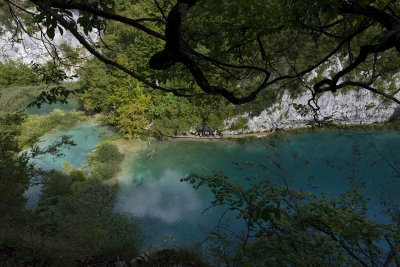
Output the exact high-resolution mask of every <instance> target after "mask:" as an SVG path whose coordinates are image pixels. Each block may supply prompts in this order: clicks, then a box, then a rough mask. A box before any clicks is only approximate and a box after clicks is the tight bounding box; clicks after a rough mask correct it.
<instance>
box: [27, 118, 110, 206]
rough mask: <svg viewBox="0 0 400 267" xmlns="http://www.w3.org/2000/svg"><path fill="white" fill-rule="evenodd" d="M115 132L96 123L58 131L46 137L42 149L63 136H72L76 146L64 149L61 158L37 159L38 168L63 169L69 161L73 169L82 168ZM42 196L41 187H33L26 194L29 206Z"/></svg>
mask: <svg viewBox="0 0 400 267" xmlns="http://www.w3.org/2000/svg"><path fill="white" fill-rule="evenodd" d="M112 133H113V132H112V131H111V130H110V129H109V128H108V127H105V126H101V125H100V124H99V123H97V122H95V121H91V120H89V121H85V122H82V123H79V124H78V125H76V126H75V127H72V128H70V129H68V130H56V131H54V132H51V133H49V134H46V135H44V136H43V137H42V138H41V139H40V142H39V144H38V145H39V146H40V147H41V148H44V147H47V146H49V145H51V144H52V143H54V142H56V141H58V140H60V138H61V136H62V135H69V136H71V140H73V141H74V143H75V144H76V146H71V147H70V148H69V149H68V148H67V147H65V146H64V147H62V148H61V152H62V153H63V154H64V155H63V156H61V157H58V158H56V157H54V156H52V155H44V156H42V157H40V158H37V159H35V163H36V167H38V168H41V169H43V170H51V169H57V170H62V169H63V166H62V164H63V162H64V161H68V162H69V163H70V164H71V165H72V166H73V167H75V168H80V167H82V166H83V165H84V164H86V163H87V159H88V155H89V153H90V152H92V151H93V150H94V149H95V147H96V145H97V144H98V143H99V142H100V141H101V140H102V139H103V138H104V137H105V136H107V135H109V134H112ZM39 194H40V186H36V185H35V186H31V187H30V188H29V190H28V191H27V192H26V195H27V196H28V197H29V201H28V204H29V205H33V204H34V203H37V201H38V198H39Z"/></svg>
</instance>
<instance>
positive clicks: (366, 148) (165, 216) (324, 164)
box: [116, 131, 400, 246]
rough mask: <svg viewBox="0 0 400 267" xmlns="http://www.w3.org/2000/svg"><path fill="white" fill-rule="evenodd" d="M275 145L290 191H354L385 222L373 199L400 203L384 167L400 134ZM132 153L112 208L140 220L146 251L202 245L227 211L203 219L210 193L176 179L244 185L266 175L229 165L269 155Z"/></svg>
mask: <svg viewBox="0 0 400 267" xmlns="http://www.w3.org/2000/svg"><path fill="white" fill-rule="evenodd" d="M276 144H277V147H278V148H277V151H278V152H279V154H280V161H281V163H282V165H283V166H284V169H285V170H287V171H288V173H287V177H286V178H287V180H288V181H289V182H290V184H291V186H292V187H294V188H297V189H304V190H310V191H313V192H315V193H318V194H319V193H321V192H329V193H331V194H335V195H338V194H340V193H343V192H345V191H347V190H349V189H350V188H352V187H353V188H357V189H359V190H361V191H362V192H363V194H364V195H365V196H366V197H369V198H370V199H371V201H370V202H369V207H370V212H369V215H370V216H371V217H374V218H375V219H377V220H378V221H382V222H385V221H388V218H387V217H384V216H382V215H381V214H380V208H381V206H380V204H379V201H378V199H379V197H381V196H382V195H384V196H385V197H392V198H394V199H396V200H399V196H398V194H397V190H398V188H399V185H400V184H399V181H398V177H397V176H396V171H395V170H394V169H393V168H392V167H393V166H392V167H390V165H389V164H390V162H394V160H395V157H396V156H397V154H396V151H399V149H400V135H399V133H398V132H384V131H351V132H344V133H339V132H338V131H328V132H314V133H305V134H296V135H292V136H289V137H287V138H286V139H285V140H283V141H277V142H276ZM133 153H136V154H135V155H128V157H127V158H128V159H129V160H128V162H125V165H124V172H123V173H122V175H121V192H120V194H119V200H118V202H117V204H116V209H117V210H119V211H124V212H130V213H132V214H134V215H136V216H137V217H138V218H139V222H140V224H141V225H142V227H143V228H144V232H145V246H146V245H148V246H150V245H154V244H158V243H163V242H160V240H162V239H164V238H165V237H166V236H169V237H171V238H172V239H174V242H175V243H176V244H177V245H182V244H186V245H190V244H194V243H196V242H200V241H202V240H204V238H205V235H204V232H207V231H208V230H210V229H212V228H213V227H215V226H216V225H217V224H218V222H219V219H220V218H221V215H222V213H223V212H224V209H223V208H213V209H209V210H207V211H206V212H204V213H203V211H204V210H205V209H206V208H207V207H209V206H210V202H211V199H212V194H211V193H210V192H209V191H208V190H207V189H205V188H204V189H202V190H199V191H194V189H193V188H192V187H191V186H190V185H189V184H187V183H181V182H180V181H179V180H180V178H182V177H185V176H187V175H188V174H189V173H191V172H194V173H198V174H203V175H210V174H212V172H213V171H217V170H223V171H224V173H225V174H226V175H227V176H229V177H230V178H231V179H233V180H236V181H241V182H242V183H245V181H246V180H245V179H244V178H245V177H249V176H253V175H257V174H262V173H263V171H261V170H260V169H247V168H244V169H243V170H238V166H237V165H235V164H233V163H232V162H237V163H243V162H247V161H248V162H254V163H263V164H266V165H268V164H269V163H268V160H267V157H268V156H271V155H272V154H273V150H272V149H271V147H269V146H268V142H267V141H261V140H260V141H256V142H254V143H251V144H239V143H234V142H227V141H221V142H219V141H204V140H203V141H186V140H179V141H167V142H154V141H153V142H151V145H150V147H148V148H147V149H146V150H144V151H142V152H140V153H137V152H133ZM382 156H383V157H384V158H383V157H382ZM294 157H295V158H297V161H296V162H294V160H293V159H294ZM388 163H389V164H388ZM269 166H270V165H269ZM310 176H312V177H310ZM311 178H312V179H311ZM223 218H224V219H223V220H228V221H229V225H230V227H231V228H232V229H233V230H234V231H236V232H240V231H241V229H242V226H243V225H242V224H241V222H240V221H237V220H234V219H232V216H225V217H223Z"/></svg>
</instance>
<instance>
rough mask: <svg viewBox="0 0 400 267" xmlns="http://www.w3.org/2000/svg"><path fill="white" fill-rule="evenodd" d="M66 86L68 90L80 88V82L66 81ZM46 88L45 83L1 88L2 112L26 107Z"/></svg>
mask: <svg viewBox="0 0 400 267" xmlns="http://www.w3.org/2000/svg"><path fill="white" fill-rule="evenodd" d="M64 86H65V87H66V88H67V89H68V90H74V89H77V88H78V83H76V82H66V83H64ZM45 88H46V86H45V85H36V86H15V87H7V88H0V112H13V111H17V110H20V109H23V108H25V107H26V105H27V104H28V103H29V101H31V100H32V99H33V98H34V97H37V96H39V95H40V93H41V92H42V91H43V90H45ZM71 100H72V99H71Z"/></svg>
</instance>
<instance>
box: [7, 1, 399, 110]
mask: <svg viewBox="0 0 400 267" xmlns="http://www.w3.org/2000/svg"><path fill="white" fill-rule="evenodd" d="M128 5H131V6H132V5H133V6H134V8H133V9H132V8H129V9H127V8H126V7H127V6H128ZM1 9H2V10H3V12H5V13H7V12H8V13H11V16H10V20H9V21H8V23H9V25H14V26H15V28H16V29H18V30H20V31H25V33H28V34H31V35H32V32H34V30H32V29H36V30H40V31H41V32H42V37H43V38H46V41H47V42H50V43H51V39H53V38H54V36H55V33H56V31H59V32H60V34H63V33H64V32H65V31H68V32H69V33H70V34H72V35H73V36H74V37H75V38H76V40H78V41H79V43H80V44H81V45H82V46H83V47H84V48H85V49H86V50H87V51H88V52H90V53H91V54H92V55H94V56H95V57H97V58H98V59H99V60H101V61H103V62H104V63H106V64H109V65H111V66H114V67H116V68H118V69H119V70H121V71H123V72H125V73H127V74H129V75H130V76H132V77H134V78H135V79H137V80H138V81H140V82H142V83H143V84H144V85H146V86H149V87H151V88H154V89H159V90H163V91H167V92H173V93H174V94H175V95H182V96H193V95H198V94H210V95H221V96H223V97H224V98H226V99H227V100H228V101H229V102H231V103H234V104H241V103H246V102H249V101H252V100H254V99H255V98H256V97H257V95H258V94H259V93H260V92H262V91H268V90H272V89H276V88H282V87H290V88H303V89H306V90H310V91H311V92H312V98H311V99H310V101H309V104H310V105H311V106H312V107H313V108H314V109H315V110H318V108H319V107H318V103H317V100H316V96H317V95H318V94H320V93H322V92H326V91H332V92H335V91H337V90H339V89H342V88H345V87H356V88H363V89H366V90H369V91H372V92H374V93H376V94H379V95H382V96H384V97H386V98H389V99H391V100H393V101H395V102H397V103H400V101H399V100H398V99H397V98H396V93H397V92H398V75H397V72H398V70H399V62H400V61H399V51H400V30H399V29H400V28H399V24H400V4H399V1H393V0H390V1H388V0H362V1H359V0H357V1H355V0H354V1H353V0H351V1H344V0H324V1H306V0H295V1H277V0H263V1H260V0H246V1H228V0H220V1H207V0H178V1H170V0H154V1H140V3H139V1H124V0H115V1H114V0H106V1H80V0H72V1H60V0H48V1H44V0H31V1H17V0H5V3H4V4H2V7H1ZM4 21H6V19H3V23H5V22H4ZM111 21H115V22H118V23H120V24H124V25H128V26H129V27H130V28H131V29H132V31H133V32H134V33H135V34H139V35H141V36H143V40H147V41H145V42H135V43H131V44H129V47H126V48H128V49H127V50H126V51H127V53H132V55H135V54H137V53H140V52H143V53H142V54H141V55H140V56H141V58H142V59H141V60H142V61H141V62H136V61H135V62H134V63H133V64H132V63H130V64H126V62H121V61H120V60H119V59H118V58H115V57H112V56H111V55H110V53H109V52H108V51H107V43H106V42H104V43H102V36H104V34H105V33H106V32H107V31H108V30H109V28H108V26H109V24H110V22H111ZM28 24H29V25H36V26H29V27H28ZM90 33H92V34H95V33H97V34H98V42H93V41H91V40H92V39H91V38H89V37H90ZM64 34H65V33H64ZM143 60H145V61H146V64H143ZM170 81H174V82H173V83H171V82H170Z"/></svg>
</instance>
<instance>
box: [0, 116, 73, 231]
mask: <svg viewBox="0 0 400 267" xmlns="http://www.w3.org/2000/svg"><path fill="white" fill-rule="evenodd" d="M24 119H25V115H24V114H23V113H5V114H1V115H0V154H1V157H0V224H1V225H3V224H4V223H5V222H8V223H9V222H11V223H13V224H14V223H15V224H16V225H19V223H23V222H24V221H25V215H24V212H25V204H26V196H25V191H26V190H27V189H28V188H29V186H30V183H31V182H34V180H35V179H36V177H38V176H39V175H44V174H45V172H43V171H42V170H40V169H36V168H35V164H34V163H33V162H32V160H33V159H35V158H37V157H40V156H42V155H44V154H51V155H54V156H57V155H60V151H59V148H60V147H61V146H63V145H68V146H71V145H74V143H73V142H71V141H70V140H69V138H68V137H66V136H64V137H62V139H61V140H60V141H57V142H55V143H54V144H52V145H50V146H48V147H46V148H43V149H40V148H39V147H38V146H36V145H34V146H31V147H30V149H29V150H24V151H23V147H22V145H21V142H20V141H19V137H20V135H21V132H22V129H21V128H22V127H21V125H22V122H23V121H24ZM32 179H33V180H32Z"/></svg>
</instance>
